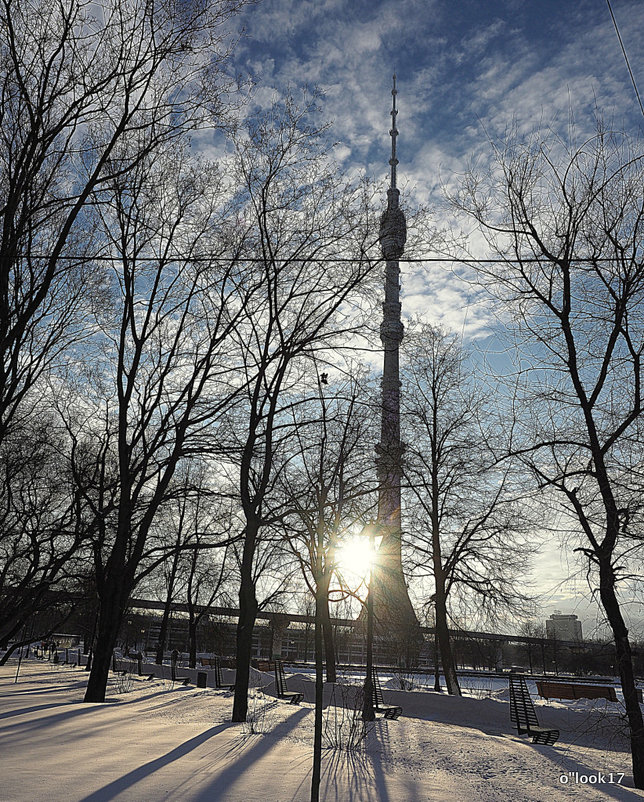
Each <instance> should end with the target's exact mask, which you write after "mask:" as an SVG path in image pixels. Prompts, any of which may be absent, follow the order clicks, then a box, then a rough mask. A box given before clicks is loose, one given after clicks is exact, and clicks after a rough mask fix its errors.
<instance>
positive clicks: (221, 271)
mask: <svg viewBox="0 0 644 802" xmlns="http://www.w3.org/2000/svg"><path fill="white" fill-rule="evenodd" d="M216 177H217V174H216V171H214V170H210V169H208V167H207V165H204V164H201V165H200V166H199V169H198V170H197V168H196V167H195V166H194V165H192V164H191V163H190V160H189V159H187V157H186V151H184V150H183V149H180V148H177V147H176V146H173V147H172V148H170V149H168V150H167V151H166V152H165V153H163V154H162V153H160V152H156V153H155V154H154V157H153V158H151V159H150V160H142V161H141V162H140V163H139V165H138V166H137V168H136V169H135V170H131V171H129V172H128V173H127V174H125V175H122V176H118V177H116V178H114V180H113V181H112V183H111V185H110V190H111V195H108V193H107V189H105V190H104V191H103V192H102V200H101V205H100V210H99V212H100V214H99V220H100V224H101V227H102V234H103V237H104V239H105V242H106V246H105V247H106V250H107V249H108V248H109V252H110V253H111V254H112V255H113V259H114V261H112V262H111V263H110V268H109V273H108V275H109V277H110V278H109V287H110V303H109V304H106V305H105V307H104V308H103V309H102V310H101V311H100V314H97V315H96V320H95V326H94V336H93V338H92V342H91V349H90V344H87V345H86V346H85V349H84V356H85V361H84V366H83V367H82V368H81V372H80V374H79V379H78V381H79V383H80V386H81V387H82V389H83V392H84V398H82V399H81V398H80V397H79V395H78V394H77V393H76V392H75V391H74V389H73V388H72V389H71V390H70V391H68V393H70V394H71V398H70V400H69V402H68V404H67V406H68V407H69V408H71V409H72V410H73V411H74V415H75V419H76V420H78V418H79V408H85V409H86V412H85V414H84V417H83V419H82V420H81V422H80V425H75V424H74V423H73V421H70V422H69V423H68V426H69V433H70V436H71V437H73V438H75V440H76V442H78V443H80V442H81V441H85V442H86V441H88V440H90V441H92V442H94V443H95V446H94V448H95V449H96V448H98V459H97V460H95V461H94V465H93V470H92V471H91V472H90V473H88V472H87V471H86V470H84V469H83V466H82V465H81V464H80V463H79V461H78V460H75V459H74V458H73V457H74V452H72V466H73V469H74V471H75V477H76V480H77V483H78V485H79V487H81V488H83V496H84V498H83V501H84V504H85V505H86V507H87V509H88V510H89V511H90V513H89V514H90V516H91V518H92V521H93V527H94V546H93V556H94V562H95V569H96V582H97V591H98V596H99V600H100V609H99V618H98V627H97V638H96V650H95V655H94V661H93V664H92V671H91V674H90V678H89V683H88V687H87V692H86V698H87V699H88V700H92V701H102V700H103V698H104V693H105V683H106V681H107V674H108V671H109V664H110V659H111V652H112V649H113V648H114V644H115V642H116V637H117V634H118V629H119V625H120V622H121V618H122V616H123V613H124V610H125V609H126V606H127V601H128V598H129V595H130V594H131V592H132V590H133V588H134V587H135V585H136V583H137V582H138V581H140V579H141V577H142V576H143V575H144V574H145V572H147V571H149V570H150V566H147V567H145V568H144V569H142V568H141V566H145V565H146V561H147V559H148V558H149V556H150V555H149V554H148V543H149V535H150V533H151V532H152V531H153V525H154V523H155V518H156V516H157V515H158V513H159V511H160V509H161V508H162V506H163V504H164V503H165V502H166V501H167V499H168V497H169V496H170V495H171V494H172V493H174V492H176V490H177V488H176V487H175V486H174V484H173V478H174V476H175V472H176V471H177V469H178V467H179V466H180V464H181V463H182V461H183V460H185V459H187V458H189V457H192V456H195V455H199V454H201V453H203V452H204V451H205V450H207V449H208V448H209V447H210V446H211V445H212V442H211V440H209V435H208V432H209V430H210V429H211V428H212V427H213V426H215V424H216V422H217V419H218V417H219V416H220V415H221V413H222V411H223V410H225V409H227V408H228V406H229V405H230V403H231V400H232V399H234V398H235V396H236V395H237V394H238V393H239V392H240V390H241V387H242V385H241V384H240V383H239V381H238V371H237V365H236V364H235V363H234V360H233V357H232V356H231V353H230V351H229V348H228V342H229V338H230V336H231V333H232V332H233V331H234V329H235V327H236V326H237V324H238V322H239V320H240V319H241V318H242V317H243V316H244V315H245V311H246V306H247V303H248V298H249V297H250V296H252V294H253V292H254V289H255V284H254V283H253V280H252V277H251V278H250V280H248V277H247V276H246V275H245V274H244V271H243V268H242V267H240V266H239V265H238V263H237V260H236V258H235V246H234V243H233V242H232V240H231V239H230V238H228V237H227V236H225V232H226V230H227V229H226V226H225V221H223V220H222V219H221V215H222V214H225V213H226V210H222V208H221V206H222V203H221V197H220V196H218V197H215V195H216V193H215V190H216ZM231 237H233V235H232V234H231ZM231 249H232V254H231V255H230V256H229V258H226V254H229V253H230V251H231ZM105 281H106V284H107V283H108V278H107V277H106V279H105ZM59 406H61V405H60V404H59ZM61 415H62V416H63V417H65V415H64V411H63V410H62V409H61ZM66 419H67V420H68V421H69V416H68V417H67V418H66ZM77 451H78V449H77ZM160 559H163V557H162V556H161V557H160Z"/></svg>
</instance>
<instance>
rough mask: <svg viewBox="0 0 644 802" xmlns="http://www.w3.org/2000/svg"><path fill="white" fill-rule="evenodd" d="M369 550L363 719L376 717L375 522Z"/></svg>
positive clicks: (370, 719)
mask: <svg viewBox="0 0 644 802" xmlns="http://www.w3.org/2000/svg"><path fill="white" fill-rule="evenodd" d="M367 528H368V532H369V551H370V554H371V567H370V569H369V589H368V591H367V666H366V672H367V673H366V677H365V681H364V700H363V705H362V720H363V721H374V720H375V718H376V713H375V710H374V709H373V592H372V591H373V588H372V587H371V583H372V581H373V574H374V571H373V568H374V565H373V561H374V560H375V532H374V529H375V527H374V524H373V523H372V524H369V526H368V527H367Z"/></svg>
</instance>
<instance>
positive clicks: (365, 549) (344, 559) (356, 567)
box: [336, 535, 376, 584]
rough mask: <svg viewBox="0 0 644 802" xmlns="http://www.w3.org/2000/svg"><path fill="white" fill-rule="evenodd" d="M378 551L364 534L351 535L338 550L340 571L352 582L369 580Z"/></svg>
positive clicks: (337, 556) (337, 558) (338, 568)
mask: <svg viewBox="0 0 644 802" xmlns="http://www.w3.org/2000/svg"><path fill="white" fill-rule="evenodd" d="M375 556H376V551H375V549H374V548H373V547H372V544H371V543H370V542H369V538H368V537H365V536H364V535H351V536H350V537H348V538H347V539H346V540H343V542H342V543H341V544H340V546H338V548H337V550H336V565H337V570H338V573H339V574H340V575H341V576H342V577H343V578H344V579H345V580H347V581H350V582H351V584H359V583H361V582H365V583H366V582H368V581H369V574H370V572H371V566H372V565H373V563H374V560H375Z"/></svg>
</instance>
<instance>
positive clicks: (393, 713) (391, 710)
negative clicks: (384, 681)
mask: <svg viewBox="0 0 644 802" xmlns="http://www.w3.org/2000/svg"><path fill="white" fill-rule="evenodd" d="M371 688H372V694H373V699H372V702H373V709H374V710H375V711H376V712H377V713H383V714H384V717H385V718H386V719H389V720H390V721H397V720H398V717H399V716H400V715H401V713H402V711H403V709H402V707H398V706H396V707H385V703H384V701H383V698H382V688H381V687H380V679H379V677H378V672H377V671H376V669H375V667H373V666H372V668H371Z"/></svg>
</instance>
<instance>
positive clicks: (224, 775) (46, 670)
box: [0, 659, 644, 802]
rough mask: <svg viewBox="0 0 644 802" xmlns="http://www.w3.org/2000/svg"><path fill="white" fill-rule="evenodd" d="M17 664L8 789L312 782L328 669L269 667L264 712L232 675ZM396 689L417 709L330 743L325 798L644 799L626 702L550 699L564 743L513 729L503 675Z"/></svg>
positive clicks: (1, 757) (10, 676)
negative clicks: (210, 677) (315, 732)
mask: <svg viewBox="0 0 644 802" xmlns="http://www.w3.org/2000/svg"><path fill="white" fill-rule="evenodd" d="M16 667H17V661H16V660H15V659H12V660H10V661H9V662H8V664H7V665H6V666H3V667H0V800H1V802H45V800H46V801H47V802H52V800H53V802H81V801H82V802H105V801H106V800H120V802H125V801H126V800H127V802H157V800H170V799H171V800H174V802H305V800H308V798H309V794H310V774H311V759H312V729H313V705H312V703H311V701H312V698H313V697H312V686H313V683H312V681H311V678H310V677H307V676H306V675H304V674H299V675H290V676H288V686H289V689H290V690H303V692H305V702H304V703H303V704H302V705H300V706H294V705H290V704H286V703H284V702H282V701H279V700H277V699H275V698H274V696H271V695H270V692H271V688H272V686H271V683H272V678H271V675H268V674H264V675H262V674H260V673H259V672H256V673H254V681H255V683H256V685H257V686H258V689H256V690H255V691H253V697H252V699H251V703H250V710H251V712H252V719H253V721H252V723H251V724H244V725H242V724H233V723H232V722H231V721H230V718H231V712H232V698H233V695H232V693H230V692H228V691H217V690H214V689H212V688H210V687H208V688H206V689H198V688H195V687H194V686H187V687H183V686H181V685H177V684H176V683H175V684H173V683H172V682H171V681H170V680H168V679H161V678H155V679H153V680H151V681H146V680H145V679H143V678H139V677H132V676H127V677H125V678H121V677H118V676H111V678H110V685H109V689H108V697H107V701H106V703H105V704H85V703H83V702H82V698H83V693H84V688H85V684H86V681H87V674H86V672H85V671H83V670H80V669H78V668H71V667H69V666H62V665H61V666H56V665H52V664H50V663H43V662H39V661H36V660H23V662H22V665H21V667H20V674H19V677H18V682H17V683H16V682H14V678H15V675H16ZM180 673H181V675H184V674H185V670H182V671H181V672H180ZM259 686H265V687H264V690H263V691H262V690H259ZM384 696H385V704H387V705H401V706H402V707H403V709H404V712H403V715H402V717H401V718H400V719H399V720H398V721H387V720H384V719H378V720H377V721H376V722H375V723H374V724H373V725H372V727H371V731H370V733H369V735H368V737H367V740H366V742H365V743H364V744H363V748H362V749H361V750H359V751H357V752H350V753H349V752H346V751H341V750H330V749H327V750H325V751H324V757H323V778H322V792H321V798H322V799H323V800H325V802H421V801H422V802H429V801H431V802H448V801H449V802H496V801H497V800H499V801H500V800H503V801H504V802H505V801H506V800H507V802H542V801H543V802H546V801H547V802H552V801H553V800H584V802H585V801H586V800H590V802H593V801H594V800H644V792H641V791H636V790H634V789H633V788H632V778H631V775H630V755H629V752H628V742H627V738H626V736H625V733H624V729H623V726H624V725H623V722H622V719H621V717H620V713H621V712H623V711H622V710H621V706H620V704H619V703H617V704H615V703H610V702H606V701H604V700H601V701H593V702H592V703H590V704H589V703H588V701H587V700H586V701H584V702H582V703H581V705H580V703H579V702H575V703H570V704H564V703H559V702H551V703H544V704H540V705H539V707H538V711H539V716H540V719H541V723H542V724H543V725H544V726H547V727H554V728H559V729H560V730H561V736H560V740H559V741H558V742H557V744H555V746H554V747H549V746H535V745H533V744H532V743H531V742H530V740H529V739H527V738H525V737H518V736H517V734H516V731H515V730H513V729H511V726H510V722H509V712H508V701H507V692H506V691H505V690H504V688H503V687H502V686H500V684H499V683H496V685H494V686H490V689H489V693H488V697H489V698H482V699H479V698H474V697H473V696H470V697H463V698H460V699H459V698H454V697H448V696H447V695H446V694H439V693H434V692H430V691H423V690H420V691H419V690H416V691H400V690H385V691H384ZM339 697H340V690H339V688H336V693H335V696H334V694H333V688H331V687H330V686H327V688H326V690H325V702H326V705H327V709H326V716H327V717H328V720H329V721H330V722H332V721H335V720H338V716H339V717H340V718H341V717H342V715H345V723H346V714H344V713H343V711H342V710H339V709H338V708H337V707H334V706H333V702H334V701H337V699H338V698H339ZM306 700H308V701H306ZM331 729H333V728H332V727H331ZM611 772H612V776H611ZM622 773H623V774H624V777H623V778H621V783H618V780H620V777H621V774H622ZM598 774H599V775H600V776H597V775H598ZM589 776H590V778H591V780H593V779H594V783H593V782H591V783H589V782H588V781H587V779H588V777H589ZM561 777H564V779H565V782H564V783H562V782H561V779H560V778H561ZM600 779H604V782H603V783H601V782H599V780H600ZM611 779H612V780H613V782H612V783H611V782H610V780H611ZM629 786H630V787H629Z"/></svg>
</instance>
